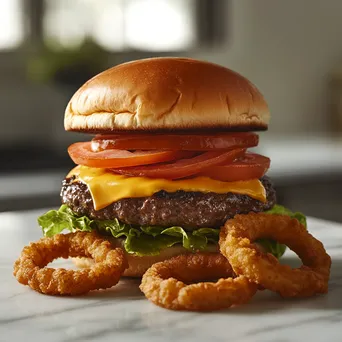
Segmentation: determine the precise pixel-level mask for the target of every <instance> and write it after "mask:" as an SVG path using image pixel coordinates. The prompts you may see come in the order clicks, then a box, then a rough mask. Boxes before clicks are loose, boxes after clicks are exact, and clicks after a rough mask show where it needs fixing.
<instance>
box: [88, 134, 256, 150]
mask: <svg viewBox="0 0 342 342" xmlns="http://www.w3.org/2000/svg"><path fill="white" fill-rule="evenodd" d="M258 142H259V136H258V135H257V134H255V133H250V132H247V133H217V134H205V133H204V134H144V133H142V134H122V135H120V134H117V135H97V136H95V138H94V139H93V140H92V145H91V146H92V150H93V151H94V152H97V151H101V150H107V149H111V148H112V149H124V150H137V149H139V150H156V149H161V150H164V149H165V150H183V151H211V150H216V151H217V150H232V149H236V148H247V147H253V146H257V145H258Z"/></svg>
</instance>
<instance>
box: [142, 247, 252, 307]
mask: <svg viewBox="0 0 342 342" xmlns="http://www.w3.org/2000/svg"><path fill="white" fill-rule="evenodd" d="M233 275H234V274H233V271H232V268H231V266H230V264H229V262H228V261H227V259H226V258H225V257H224V256H222V255H221V254H216V253H215V254H214V253H196V254H185V255H179V256H177V257H173V258H171V259H169V260H166V261H163V262H159V263H156V264H154V265H152V267H150V268H149V269H148V270H147V271H146V273H145V274H144V275H143V278H142V282H141V285H140V289H141V291H142V292H143V293H144V294H145V296H146V297H147V298H148V299H149V300H150V301H152V302H153V303H154V304H157V305H159V306H161V307H164V308H166V309H172V310H190V311H212V310H218V309H224V308H228V307H230V306H232V305H237V304H242V303H245V302H248V301H249V300H250V299H251V297H252V296H253V295H254V294H255V292H256V290H257V285H256V284H253V283H251V282H249V281H248V279H247V278H246V277H244V276H239V277H237V278H234V279H233V278H232V276H233ZM223 277H224V278H227V279H222V278H223ZM218 278H221V279H219V280H218V281H217V282H216V283H214V282H199V283H195V284H190V285H187V284H189V283H192V282H198V281H204V280H213V279H218Z"/></svg>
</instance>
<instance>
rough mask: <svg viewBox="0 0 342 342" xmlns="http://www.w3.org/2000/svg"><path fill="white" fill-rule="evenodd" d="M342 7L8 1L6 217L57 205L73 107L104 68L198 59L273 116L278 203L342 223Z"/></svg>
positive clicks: (1, 39) (0, 7)
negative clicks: (241, 85) (232, 76)
mask: <svg viewBox="0 0 342 342" xmlns="http://www.w3.org/2000/svg"><path fill="white" fill-rule="evenodd" d="M341 13H342V1H340V0H326V1H321V0H301V1H296V0H287V1H282V0H258V1H255V0H0V104H1V124H0V155H1V171H0V211H8V210H23V209H31V208H42V207H50V206H58V205H59V203H60V200H59V195H58V194H59V190H60V186H61V180H62V179H63V178H64V176H65V174H66V173H67V172H68V169H69V168H71V167H72V166H73V163H72V162H71V161H70V159H69V157H68V155H67V152H66V149H67V146H68V145H69V144H70V143H72V142H76V141H80V140H85V139H89V137H85V136H83V135H81V134H77V133H66V132H64V128H63V116H64V109H65V107H66V104H67V102H68V100H69V98H70V97H71V96H72V94H73V93H74V91H76V90H77V88H78V87H79V86H80V85H82V84H83V83H84V82H85V81H86V80H87V79H89V78H90V77H91V76H93V75H95V74H97V73H98V72H100V71H102V70H104V69H106V68H108V67H110V66H113V65H116V64H119V63H122V62H125V61H129V60H132V59H138V58H144V57H151V56H189V57H194V58H199V59H204V60H208V61H212V62H216V63H219V64H222V65H224V66H227V67H229V68H232V69H234V70H236V71H238V72H240V73H242V74H243V75H244V76H246V77H247V78H249V79H250V80H251V81H252V82H253V83H255V84H256V85H257V87H258V88H259V89H260V90H261V91H262V93H263V94H264V95H265V97H266V99H267V101H268V103H269V106H270V109H271V113H272V121H271V125H270V127H269V131H268V132H267V133H262V134H261V139H260V140H261V143H260V147H259V148H258V149H259V151H260V152H261V153H263V154H265V155H267V156H269V157H271V159H272V165H271V170H270V172H269V174H270V176H272V178H273V180H274V182H275V185H276V187H277V190H278V199H279V202H280V203H282V204H285V205H287V206H288V207H290V208H292V209H295V210H300V211H303V212H304V213H306V214H307V215H312V216H316V217H320V218H325V219H330V220H335V221H340V222H342V196H341V193H342V191H341V190H342V41H341V35H342V20H341Z"/></svg>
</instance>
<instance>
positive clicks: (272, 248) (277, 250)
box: [256, 204, 307, 259]
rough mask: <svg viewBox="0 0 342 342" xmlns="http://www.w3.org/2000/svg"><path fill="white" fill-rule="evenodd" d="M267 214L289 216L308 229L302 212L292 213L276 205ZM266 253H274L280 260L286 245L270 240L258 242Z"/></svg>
mask: <svg viewBox="0 0 342 342" xmlns="http://www.w3.org/2000/svg"><path fill="white" fill-rule="evenodd" d="M265 213H266V214H271V215H272V214H274V215H287V216H290V217H292V218H295V219H297V220H298V221H299V222H300V223H301V224H302V225H304V226H305V228H307V224H306V217H305V215H303V214H302V213H300V212H292V211H291V210H289V209H287V208H285V207H283V206H282V205H278V204H276V205H275V206H274V207H273V208H272V209H270V210H267V211H265ZM256 242H257V243H258V244H259V245H261V246H262V247H263V248H264V249H265V250H266V251H268V252H269V253H272V254H273V255H274V256H275V257H277V258H278V259H279V258H280V257H281V256H282V255H283V254H284V253H285V250H286V245H282V244H280V243H278V242H276V241H274V240H270V239H259V240H257V241H256Z"/></svg>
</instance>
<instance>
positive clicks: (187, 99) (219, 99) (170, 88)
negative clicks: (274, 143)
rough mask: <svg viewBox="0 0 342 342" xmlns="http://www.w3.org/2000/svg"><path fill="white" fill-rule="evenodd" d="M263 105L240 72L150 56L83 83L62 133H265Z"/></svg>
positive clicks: (197, 62) (265, 104) (266, 124)
mask: <svg viewBox="0 0 342 342" xmlns="http://www.w3.org/2000/svg"><path fill="white" fill-rule="evenodd" d="M269 117H270V114H269V110H268V106H267V103H266V101H265V99H264V98H263V96H262V95H261V93H260V92H259V91H258V89H257V88H256V87H255V86H254V85H253V84H252V83H251V82H249V81H248V80H247V79H246V78H244V77H243V76H241V75H240V74H238V73H236V72H234V71H232V70H230V69H227V68H224V67H222V66H219V65H216V64H212V63H208V62H203V61H198V60H194V59H189V58H150V59H143V60H138V61H134V62H129V63H124V64H121V65H118V66H115V67H113V68H111V69H108V70H106V71H104V72H102V73H100V74H99V75H97V76H95V77H93V78H92V79H91V80H89V81H88V82H87V83H85V84H84V85H83V86H82V87H81V88H80V89H79V90H78V91H77V92H76V93H75V94H74V96H73V97H72V99H71V100H70V102H69V104H68V106H67V108H66V111H65V120H64V124H65V129H66V130H68V131H80V132H89V133H102V134H105V133H111V132H120V131H128V132H129V131H141V132H144V131H146V132H149V131H152V132H164V131H170V130H180V131H191V130H234V131H249V130H265V129H267V127H268V122H269Z"/></svg>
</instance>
